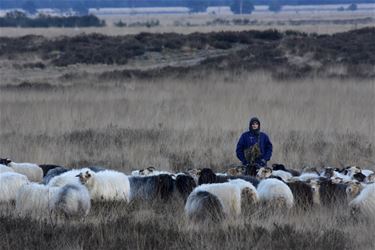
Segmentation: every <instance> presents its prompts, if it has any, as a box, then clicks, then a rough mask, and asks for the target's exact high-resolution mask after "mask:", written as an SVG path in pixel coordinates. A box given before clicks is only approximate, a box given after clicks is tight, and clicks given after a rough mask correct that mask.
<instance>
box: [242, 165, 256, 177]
mask: <svg viewBox="0 0 375 250" xmlns="http://www.w3.org/2000/svg"><path fill="white" fill-rule="evenodd" d="M259 168H260V166H259V165H258V164H248V165H246V168H245V175H250V176H256V175H257V170H258V169H259Z"/></svg>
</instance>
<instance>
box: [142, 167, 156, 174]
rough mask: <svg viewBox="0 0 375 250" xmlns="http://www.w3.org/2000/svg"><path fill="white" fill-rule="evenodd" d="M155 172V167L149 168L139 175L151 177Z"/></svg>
mask: <svg viewBox="0 0 375 250" xmlns="http://www.w3.org/2000/svg"><path fill="white" fill-rule="evenodd" d="M154 170H155V167H148V168H145V169H141V170H139V174H140V175H150V174H152V172H154Z"/></svg>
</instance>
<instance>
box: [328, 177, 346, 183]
mask: <svg viewBox="0 0 375 250" xmlns="http://www.w3.org/2000/svg"><path fill="white" fill-rule="evenodd" d="M331 181H332V183H334V184H340V183H343V182H344V180H343V179H342V178H340V177H333V178H331Z"/></svg>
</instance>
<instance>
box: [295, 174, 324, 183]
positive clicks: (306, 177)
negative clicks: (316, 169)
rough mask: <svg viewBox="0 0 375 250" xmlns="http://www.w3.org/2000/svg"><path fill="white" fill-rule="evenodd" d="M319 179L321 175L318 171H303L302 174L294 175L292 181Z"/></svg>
mask: <svg viewBox="0 0 375 250" xmlns="http://www.w3.org/2000/svg"><path fill="white" fill-rule="evenodd" d="M317 179H319V175H318V174H317V173H302V174H301V175H300V176H293V177H292V178H290V181H302V182H307V181H310V180H317Z"/></svg>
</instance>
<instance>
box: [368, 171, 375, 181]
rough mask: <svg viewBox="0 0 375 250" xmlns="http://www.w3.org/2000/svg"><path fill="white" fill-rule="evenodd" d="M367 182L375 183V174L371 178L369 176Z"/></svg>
mask: <svg viewBox="0 0 375 250" xmlns="http://www.w3.org/2000/svg"><path fill="white" fill-rule="evenodd" d="M367 182H375V173H372V174H370V175H369V176H367Z"/></svg>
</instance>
